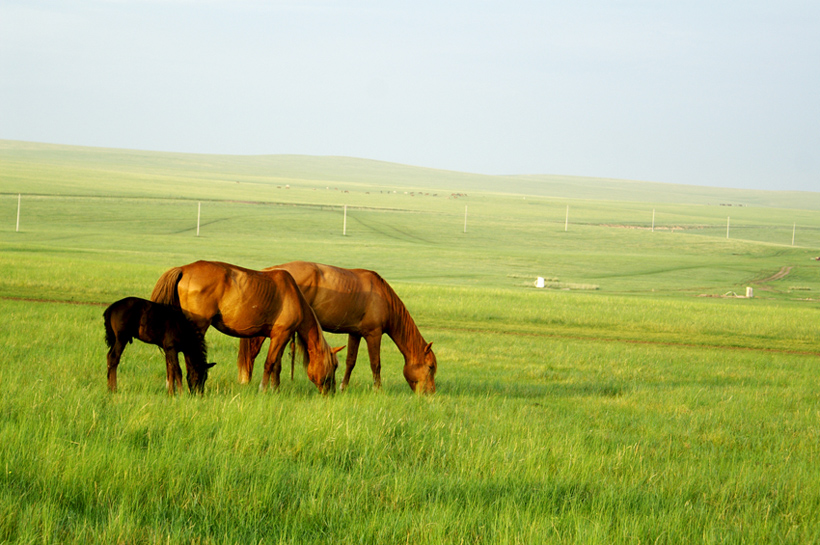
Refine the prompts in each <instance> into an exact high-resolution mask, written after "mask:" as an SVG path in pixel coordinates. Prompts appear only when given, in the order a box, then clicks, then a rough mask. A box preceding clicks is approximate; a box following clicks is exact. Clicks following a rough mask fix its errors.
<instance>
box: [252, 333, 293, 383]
mask: <svg viewBox="0 0 820 545" xmlns="http://www.w3.org/2000/svg"><path fill="white" fill-rule="evenodd" d="M291 335H292V332H289V331H272V332H271V336H270V346H269V347H268V356H267V358H265V371H264V373H262V382H261V383H260V384H259V389H260V390H262V391H264V390H267V389H268V388H269V387H272V388H273V390H274V391H277V390H279V375H280V374H281V372H282V354H283V353H284V352H285V347H286V346H287V344H288V340H289V339H290V336H291Z"/></svg>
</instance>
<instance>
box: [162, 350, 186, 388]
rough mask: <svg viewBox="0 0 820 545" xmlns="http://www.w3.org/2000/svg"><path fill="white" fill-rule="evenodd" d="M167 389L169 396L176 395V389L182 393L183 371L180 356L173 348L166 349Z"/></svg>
mask: <svg viewBox="0 0 820 545" xmlns="http://www.w3.org/2000/svg"><path fill="white" fill-rule="evenodd" d="M165 387H166V388H168V395H174V393H175V389H176V390H179V391H180V393H181V392H182V369H180V367H179V354H178V353H177V351H176V350H174V349H173V348H166V349H165Z"/></svg>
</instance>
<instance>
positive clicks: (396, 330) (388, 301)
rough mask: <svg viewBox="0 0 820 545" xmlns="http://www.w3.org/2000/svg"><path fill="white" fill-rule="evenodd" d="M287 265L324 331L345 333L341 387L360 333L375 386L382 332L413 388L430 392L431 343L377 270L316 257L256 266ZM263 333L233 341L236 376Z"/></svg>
mask: <svg viewBox="0 0 820 545" xmlns="http://www.w3.org/2000/svg"><path fill="white" fill-rule="evenodd" d="M283 270H284V271H287V272H289V273H290V274H291V275H292V276H293V279H294V280H295V281H296V283H297V284H298V285H299V288H300V289H301V291H302V294H303V295H304V297H305V299H306V300H307V302H308V303H309V304H310V306H311V307H312V308H313V311H314V312H315V313H316V317H317V318H318V319H319V322H320V323H321V324H322V328H323V329H324V330H325V331H330V332H332V333H347V334H348V335H349V337H348V345H347V346H348V349H347V365H346V369H345V376H344V379H343V380H342V384H341V388H342V389H344V388H346V387H347V385H348V383H349V382H350V374H351V373H352V371H353V367H354V366H355V365H356V356H357V354H358V352H359V342H360V341H361V339H362V337H364V340H365V342H366V343H367V352H368V355H369V356H370V369H371V371H372V372H373V383H374V385H375V387H376V388H379V387H381V354H380V352H381V339H382V334H385V333H386V334H387V335H388V336H389V337H390V338H391V339H393V342H395V343H396V346H397V347H398V349H399V351H400V352H401V353H402V355H403V356H404V378H405V380H407V384H408V385H409V386H410V388H411V389H412V390H413V391H416V392H420V393H434V392H435V391H436V382H435V375H436V370H437V368H438V362H437V361H436V356H435V354H434V353H433V350H432V344H433V343H428V342H427V341H425V340H424V337H422V335H421V333H420V332H419V329H418V327H416V324H415V322H414V321H413V318H412V317H411V316H410V313H409V312H408V311H407V308H406V307H405V306H404V303H403V302H402V300H401V299H400V298H399V296H398V295H396V292H395V291H394V290H393V288H392V287H391V286H390V285H389V284H388V283H387V282H386V281H385V280H384V279H383V278H382V277H381V276H379V275H378V274H377V273H375V272H373V271H369V270H366V269H343V268H341V267H333V266H330V265H322V264H319V263H309V262H305V261H294V262H291V263H285V264H283V265H277V266H275V267H270V268H268V269H263V270H262V271H260V272H261V273H263V274H266V275H271V276H275V275H279V274H281V271H283ZM264 340H265V339H264V338H262V337H258V338H250V339H242V340H241V341H240V346H239V358H238V361H237V365H238V367H239V381H240V382H248V381H249V380H250V378H251V375H252V373H253V360H254V358H255V357H256V355H257V354H258V353H259V349H260V348H261V346H262V343H263V342H264Z"/></svg>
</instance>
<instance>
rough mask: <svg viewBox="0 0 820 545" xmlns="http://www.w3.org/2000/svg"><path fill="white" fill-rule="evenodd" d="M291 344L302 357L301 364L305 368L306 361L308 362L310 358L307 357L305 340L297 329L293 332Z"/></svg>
mask: <svg viewBox="0 0 820 545" xmlns="http://www.w3.org/2000/svg"><path fill="white" fill-rule="evenodd" d="M293 345H294V346H295V347H296V351H297V352H299V355H300V356H301V357H302V366H303V367H304V368H305V369H307V366H308V363H310V360H309V359H308V347H307V341H306V340H305V339H304V337H302V335H301V334H299V332H298V331H297V332H295V333H294V334H293Z"/></svg>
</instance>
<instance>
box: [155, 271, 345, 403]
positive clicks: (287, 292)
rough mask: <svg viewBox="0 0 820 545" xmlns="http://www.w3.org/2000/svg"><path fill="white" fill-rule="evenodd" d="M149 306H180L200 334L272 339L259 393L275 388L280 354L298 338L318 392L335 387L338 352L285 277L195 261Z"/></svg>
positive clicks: (169, 275)
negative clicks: (211, 328)
mask: <svg viewBox="0 0 820 545" xmlns="http://www.w3.org/2000/svg"><path fill="white" fill-rule="evenodd" d="M151 300H152V301H158V302H161V303H166V304H171V305H174V306H177V307H180V308H181V309H182V311H183V312H184V313H185V315H186V316H187V317H188V319H189V320H191V321H192V322H193V323H194V324H196V327H197V328H198V329H199V330H200V331H201V332H202V333H203V334H204V333H205V331H206V330H207V329H208V327H209V326H211V325H213V326H214V327H215V328H216V329H218V330H219V331H221V332H222V333H225V334H226V335H231V336H233V337H257V336H263V337H268V338H270V340H271V342H270V349H269V350H268V356H267V359H266V360H265V372H264V374H263V375H262V382H261V384H260V389H263V390H265V389H267V388H268V386H269V385H270V381H271V377H272V378H273V387H274V389H278V388H279V374H280V371H281V369H282V361H281V359H282V352H284V349H285V345H286V344H287V342H288V340H289V339H290V338H291V336H293V335H294V333H295V334H296V339H297V341H298V343H299V345H300V347H301V348H302V349H303V350H304V351H305V352H306V353H307V362H306V367H307V375H308V377H309V378H310V380H311V381H312V382H313V383H314V384H315V385H316V387H317V388H319V391H321V392H322V393H328V392H331V393H332V392H333V391H334V390H335V387H336V367H337V366H338V364H339V362H338V360H337V359H336V353H337V352H338V351H340V350H342V349H343V348H344V347H343V346H342V347H339V348H336V349H331V348H330V346H328V344H327V341H325V337H324V334H323V332H322V327H321V325H320V324H319V321H318V320H317V319H316V315H315V314H314V313H313V310H312V309H311V308H310V305H309V304H308V303H307V301H305V298H304V296H303V295H302V292H301V291H300V290H299V286H297V285H296V282H295V281H294V280H293V277H292V276H291V275H290V273H289V272H287V271H284V270H280V271H275V272H266V273H261V272H259V271H254V270H251V269H245V268H243V267H238V266H236V265H231V264H228V263H222V262H218V261H197V262H195V263H191V264H189V265H185V266H182V267H174V268H173V269H170V270H168V271H166V272H165V273H164V274H163V275H162V276H161V277H160V279H159V280H158V281H157V284H156V286H155V287H154V292H153V293H152V294H151Z"/></svg>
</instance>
